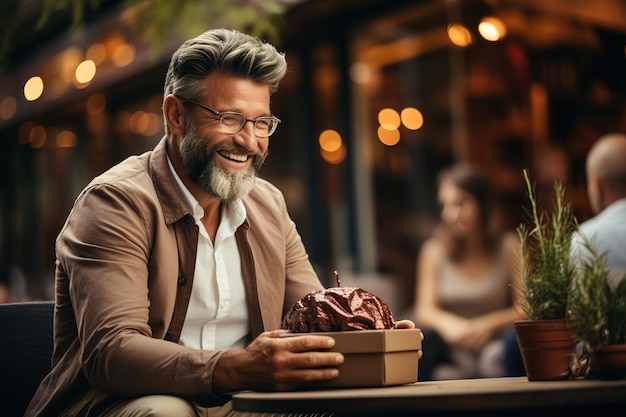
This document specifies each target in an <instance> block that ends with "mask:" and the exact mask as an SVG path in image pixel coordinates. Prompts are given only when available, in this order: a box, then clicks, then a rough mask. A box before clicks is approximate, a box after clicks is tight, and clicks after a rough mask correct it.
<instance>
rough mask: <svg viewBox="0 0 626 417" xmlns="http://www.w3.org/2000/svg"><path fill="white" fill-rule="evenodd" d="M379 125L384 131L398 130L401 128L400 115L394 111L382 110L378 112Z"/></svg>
mask: <svg viewBox="0 0 626 417" xmlns="http://www.w3.org/2000/svg"><path fill="white" fill-rule="evenodd" d="M378 123H380V126H381V127H382V128H383V129H387V130H396V129H398V128H399V127H400V115H399V114H398V112H397V111H395V110H394V109H390V108H385V109H382V110H381V111H379V112H378Z"/></svg>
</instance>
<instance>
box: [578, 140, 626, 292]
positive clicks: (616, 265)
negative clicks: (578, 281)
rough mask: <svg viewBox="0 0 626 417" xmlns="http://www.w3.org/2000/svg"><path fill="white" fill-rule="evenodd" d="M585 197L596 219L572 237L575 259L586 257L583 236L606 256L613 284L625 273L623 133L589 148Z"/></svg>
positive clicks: (625, 159)
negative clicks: (586, 196) (586, 195)
mask: <svg viewBox="0 0 626 417" xmlns="http://www.w3.org/2000/svg"><path fill="white" fill-rule="evenodd" d="M586 174H587V194H588V197H589V203H590V205H591V209H592V210H593V212H594V214H595V217H592V218H591V219H589V220H587V221H586V222H584V223H582V224H580V227H579V234H577V235H575V236H574V239H573V242H572V253H573V255H574V257H575V259H581V258H582V257H583V256H588V252H587V250H586V248H585V247H584V243H583V238H582V236H581V234H584V235H585V236H586V237H587V238H589V239H590V240H591V241H592V242H595V244H596V246H597V248H598V253H600V254H602V253H606V266H607V267H608V268H609V269H610V270H611V279H612V280H613V283H615V282H616V280H618V279H621V278H622V276H623V275H624V273H625V272H626V134H622V133H610V134H607V135H605V136H602V137H601V138H600V139H598V141H597V142H596V143H594V145H593V146H592V148H591V150H590V151H589V154H588V155H587V161H586Z"/></svg>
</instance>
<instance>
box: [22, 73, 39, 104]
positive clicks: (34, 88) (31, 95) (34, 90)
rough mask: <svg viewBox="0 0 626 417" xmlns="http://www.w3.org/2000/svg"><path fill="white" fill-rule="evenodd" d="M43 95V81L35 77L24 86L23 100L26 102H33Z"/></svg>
mask: <svg viewBox="0 0 626 417" xmlns="http://www.w3.org/2000/svg"><path fill="white" fill-rule="evenodd" d="M42 94H43V79H42V78H41V77H40V76H38V75H36V76H34V77H31V78H30V79H29V80H28V81H26V84H24V98H25V99H26V100H28V101H35V100H37V99H38V98H39V97H41V95H42Z"/></svg>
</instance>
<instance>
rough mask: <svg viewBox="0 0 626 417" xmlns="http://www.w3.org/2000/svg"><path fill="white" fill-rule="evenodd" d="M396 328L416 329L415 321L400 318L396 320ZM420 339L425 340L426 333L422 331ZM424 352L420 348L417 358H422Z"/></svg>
mask: <svg viewBox="0 0 626 417" xmlns="http://www.w3.org/2000/svg"><path fill="white" fill-rule="evenodd" d="M396 329H415V323H413V322H412V321H411V320H398V321H397V322H396ZM420 337H421V339H420V341H422V342H423V341H424V333H422V332H421V331H420ZM423 354H424V352H423V351H422V350H421V349H420V350H419V352H417V358H418V359H422V355H423Z"/></svg>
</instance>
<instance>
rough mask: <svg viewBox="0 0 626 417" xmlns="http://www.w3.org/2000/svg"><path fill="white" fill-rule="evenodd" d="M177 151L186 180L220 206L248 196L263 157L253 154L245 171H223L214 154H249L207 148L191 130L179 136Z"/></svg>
mask: <svg viewBox="0 0 626 417" xmlns="http://www.w3.org/2000/svg"><path fill="white" fill-rule="evenodd" d="M178 148H179V152H180V155H181V158H182V160H183V168H184V169H185V172H186V173H187V176H188V177H189V179H190V180H191V181H192V182H193V183H194V184H196V185H197V186H198V187H200V188H201V189H202V190H203V191H205V192H207V193H208V194H210V195H211V196H213V197H216V198H219V199H220V200H222V201H224V202H230V201H234V200H237V199H241V198H243V197H245V196H246V195H248V193H249V192H250V190H252V187H253V186H254V182H255V180H256V178H257V176H258V173H259V170H260V169H261V166H262V165H263V162H265V158H266V156H267V153H265V154H262V153H261V152H260V151H259V150H257V152H255V153H254V155H250V157H251V158H253V161H252V164H251V165H250V167H249V168H248V169H246V170H244V171H241V170H229V169H224V168H222V167H221V166H220V165H219V164H218V163H217V162H216V160H215V154H216V153H217V151H220V150H222V151H228V152H233V153H249V152H248V151H245V150H244V149H242V147H241V146H239V145H235V144H232V143H219V144H216V145H213V146H212V147H210V148H207V146H206V144H205V141H204V140H203V139H202V138H200V137H198V135H197V134H196V129H195V128H193V127H192V128H191V129H189V130H188V133H187V134H186V135H185V136H183V138H182V140H181V141H180V144H179V146H178Z"/></svg>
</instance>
